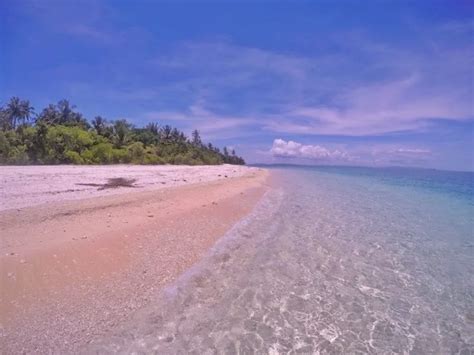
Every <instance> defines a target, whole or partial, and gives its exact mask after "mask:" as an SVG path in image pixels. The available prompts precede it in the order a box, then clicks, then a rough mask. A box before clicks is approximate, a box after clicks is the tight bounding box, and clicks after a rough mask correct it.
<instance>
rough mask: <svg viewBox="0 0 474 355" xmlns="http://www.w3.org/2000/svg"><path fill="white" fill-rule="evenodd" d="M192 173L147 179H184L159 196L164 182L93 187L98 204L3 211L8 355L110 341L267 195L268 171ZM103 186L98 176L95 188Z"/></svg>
mask: <svg viewBox="0 0 474 355" xmlns="http://www.w3.org/2000/svg"><path fill="white" fill-rule="evenodd" d="M26 168H27V167H26ZM159 168H160V167H159ZM164 168H167V169H168V168H169V167H164ZM187 168H188V169H191V170H187V171H186V172H184V169H185V168H183V170H181V171H179V167H178V168H176V167H173V169H175V170H176V169H178V171H179V172H178V173H176V172H175V173H170V172H168V175H167V176H166V174H165V173H163V171H161V172H160V171H152V172H151V173H150V172H148V173H147V174H149V176H152V175H156V176H158V177H159V178H160V179H161V180H166V179H165V177H167V178H168V180H169V181H172V180H173V179H176V180H180V182H183V180H187V181H185V183H186V184H185V185H183V186H174V187H170V188H160V189H153V188H151V187H150V186H156V185H158V184H159V185H165V184H162V182H163V181H161V180H160V182H156V184H155V183H154V182H153V179H152V178H150V180H149V182H150V184H149V185H148V188H142V189H141V191H139V190H140V189H139V188H133V187H129V188H118V189H113V193H111V194H109V195H104V194H102V191H106V189H102V190H101V187H100V186H90V185H89V186H87V187H88V188H89V187H94V189H90V190H89V192H88V193H90V194H91V195H93V196H94V194H97V193H99V194H100V197H97V196H95V197H93V198H89V199H84V198H80V197H78V196H72V197H73V198H69V199H68V198H67V197H65V196H64V195H63V201H62V202H59V201H56V200H54V201H49V202H47V203H44V200H42V203H41V204H39V205H37V206H35V205H36V204H35V201H34V199H30V200H29V202H28V203H26V206H28V204H29V205H30V206H29V207H22V208H15V209H11V208H10V209H7V210H4V211H1V212H0V229H1V231H2V233H1V236H0V241H1V244H0V277H1V278H0V280H1V293H0V296H1V300H0V323H1V324H0V344H1V347H2V349H3V350H4V351H5V353H19V352H26V353H32V352H39V353H50V352H55V353H65V352H66V353H70V352H78V351H80V350H81V349H83V347H84V346H86V345H87V344H88V343H90V342H91V341H94V340H97V339H100V338H101V337H103V336H104V335H106V334H108V332H110V331H111V330H112V329H113V328H114V326H116V325H117V324H120V323H121V322H123V321H125V320H126V319H128V318H129V317H130V315H131V314H133V312H134V311H135V310H137V309H140V308H142V307H143V306H146V305H148V304H150V303H151V302H153V299H154V297H155V295H156V294H157V292H158V291H159V290H160V289H161V288H162V287H163V286H165V285H167V284H169V283H170V282H171V281H173V280H174V279H176V277H177V276H179V275H180V274H181V273H182V272H183V271H185V270H186V269H188V268H189V267H190V266H192V265H193V264H195V263H196V262H197V261H198V260H199V259H200V258H201V257H202V256H203V255H204V254H205V253H206V251H207V250H208V249H209V248H210V247H211V246H212V245H213V244H214V243H215V241H216V240H217V239H219V237H220V236H222V235H223V234H224V233H225V232H226V231H227V230H228V229H229V228H230V227H231V226H232V225H234V224H235V223H236V222H237V221H238V220H239V219H241V218H242V217H243V216H245V215H246V214H248V213H249V212H250V211H251V210H252V208H253V206H254V205H255V204H256V203H257V201H258V200H259V199H260V197H261V196H262V195H263V194H264V192H265V191H266V189H267V187H266V179H267V175H268V173H267V172H266V171H264V170H260V169H255V168H245V167H237V169H235V168H234V167H229V166H223V167H220V168H221V170H219V167H212V169H209V170H208V171H207V175H206V174H203V173H202V170H201V174H196V172H197V171H199V170H194V169H195V168H189V167H187ZM205 168H208V167H205ZM35 169H38V167H35ZM231 173H233V174H234V177H231ZM173 174H174V175H173ZM186 174H187V175H186ZM32 175H35V178H37V174H32ZM111 175H114V174H111ZM211 175H212V176H211ZM218 175H220V176H218ZM226 175H227V177H226ZM206 177H207V182H199V179H201V180H206ZM214 177H215V178H214ZM2 178H3V180H2V181H3V182H4V181H5V180H6V179H5V175H4V172H3V171H2ZM23 178H24V177H23ZM89 178H90V177H89ZM102 180H104V179H102ZM102 180H100V179H95V181H96V182H97V185H99V184H102V185H103V184H104V181H102ZM81 181H84V179H83V178H82V180H81ZM93 181H94V180H93ZM23 182H24V183H25V181H23ZM165 182H167V181H165ZM191 182H194V183H191ZM134 184H137V185H139V184H140V179H139V178H138V179H137V180H136V182H134ZM170 185H173V184H172V183H171V182H170ZM2 186H3V188H4V190H2V192H4V191H6V190H7V189H6V188H5V185H2ZM28 188H31V187H28ZM111 190H112V189H111ZM120 190H122V193H120ZM123 191H127V192H126V193H123ZM130 191H134V192H130ZM9 193H10V195H11V194H12V192H11V191H10V192H9ZM65 193H66V194H67V192H65ZM69 193H74V192H69ZM2 194H3V193H2ZM43 195H44V196H46V195H45V194H43ZM58 195H59V194H55V195H53V196H58ZM68 197H71V196H68ZM81 197H82V195H81ZM79 198H80V199H79ZM15 199H16V200H15ZM14 200H15V201H17V202H16V206H20V205H22V206H25V203H23V204H21V203H19V202H18V201H21V199H18V197H15V198H14V199H11V200H10V201H14ZM39 200H41V198H39ZM64 200H66V201H64Z"/></svg>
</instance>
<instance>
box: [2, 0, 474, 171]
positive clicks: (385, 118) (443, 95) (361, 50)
mask: <svg viewBox="0 0 474 355" xmlns="http://www.w3.org/2000/svg"><path fill="white" fill-rule="evenodd" d="M473 12H474V3H473V2H472V1H460V0H451V1H434V0H433V1H431V0H430V1H421V0H418V1H381V0H380V1H376V0H373V1H356V0H352V1H270V0H268V1H240V2H237V1H219V2H217V1H213V2H211V1H208V2H202V1H179V0H178V1H174V2H171V1H169V2H164V1H151V0H148V1H145V0H138V1H132V0H127V1H125V0H113V1H112V0H110V1H96V0H90V1H89V0H77V1H72V0H71V1H49V0H36V1H35V0H31V1H24V0H0V46H1V47H0V102H1V103H5V102H6V101H7V100H8V98H9V97H11V96H13V95H15V96H20V97H22V98H28V99H30V101H31V102H32V104H33V106H34V107H35V108H36V110H37V111H40V110H41V109H42V108H43V107H44V106H46V105H47V104H48V103H51V102H57V101H58V100H59V99H61V98H67V99H69V100H70V101H71V102H72V103H74V104H76V105H77V107H78V109H79V110H80V111H81V112H83V113H84V114H85V115H86V117H88V118H90V119H91V118H93V117H94V116H95V115H98V114H100V115H102V116H104V117H106V118H108V119H118V118H127V119H129V120H130V121H132V122H134V123H135V124H137V125H143V124H146V123H148V122H152V121H153V122H155V121H156V122H158V123H160V124H171V125H173V126H176V127H179V128H181V129H183V130H184V131H185V132H190V131H191V130H192V129H194V128H198V129H200V131H201V133H202V136H203V139H204V140H208V141H212V142H215V143H217V144H218V145H220V146H224V145H227V146H231V147H235V148H236V150H237V152H238V153H241V154H242V155H243V156H244V157H245V158H246V159H247V161H248V162H252V163H253V162H267V163H270V162H296V163H306V164H312V163H315V164H349V165H375V166H378V165H406V166H420V167H434V168H441V169H454V170H473V169H474V158H473V153H472V150H473V146H474V142H473V139H474V109H473V80H474V74H473V54H474V51H473V50H474V44H473V38H474V37H473V36H474V14H473Z"/></svg>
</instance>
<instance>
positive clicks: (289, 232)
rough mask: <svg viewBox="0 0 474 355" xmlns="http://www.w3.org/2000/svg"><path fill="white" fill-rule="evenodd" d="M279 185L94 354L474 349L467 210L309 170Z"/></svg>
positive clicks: (473, 248)
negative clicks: (199, 260) (198, 261)
mask: <svg viewBox="0 0 474 355" xmlns="http://www.w3.org/2000/svg"><path fill="white" fill-rule="evenodd" d="M278 176H279V179H278V181H277V182H275V185H276V187H275V189H273V190H272V191H270V192H269V193H268V194H267V196H266V197H265V198H264V200H263V201H262V202H261V203H260V205H259V206H258V207H257V208H256V210H255V211H254V213H253V214H252V215H251V216H249V217H248V218H247V219H246V220H245V221H243V222H242V223H241V224H239V225H238V226H236V227H235V228H234V229H233V230H232V231H231V232H229V233H228V235H227V236H226V237H225V238H224V239H223V240H222V241H221V242H220V243H219V244H218V245H217V246H216V248H215V249H214V250H213V252H212V253H211V255H210V256H209V257H208V258H207V259H205V260H204V261H203V262H202V263H201V264H199V265H197V266H196V267H195V268H194V269H192V270H191V271H189V272H188V273H187V274H186V275H184V276H183V277H182V278H181V279H180V280H179V281H178V282H177V283H176V284H175V285H173V286H172V287H170V288H169V289H167V290H166V292H164V293H162V294H161V295H159V296H157V302H156V303H155V304H154V305H153V307H150V308H147V309H143V310H142V311H140V312H139V313H138V314H136V315H135V317H134V318H133V319H132V320H131V321H130V322H129V323H128V324H126V325H124V326H123V327H122V329H120V330H118V331H117V335H116V336H113V337H112V338H108V339H106V340H104V342H103V343H102V344H100V345H97V346H95V347H94V350H98V351H100V352H124V353H130V352H132V351H135V352H146V353H149V352H156V353H196V354H206V353H209V354H212V353H226V354H227V353H228V354H233V353H241V354H251V353H270V354H272V353H273V354H277V353H318V352H319V353H321V354H325V353H338V354H339V353H350V354H354V353H355V354H357V353H360V354H366V353H373V354H380V353H413V354H426V353H429V354H431V353H436V354H448V353H453V354H469V353H472V352H473V351H474V300H473V298H474V276H473V275H474V243H473V206H472V204H471V203H470V201H469V199H467V200H463V199H459V198H455V197H453V196H451V195H449V194H443V193H439V192H436V191H428V190H423V189H418V188H417V187H413V186H410V187H407V186H405V187H404V186H396V185H393V184H392V185H390V184H385V183H383V182H380V181H378V180H377V179H371V178H367V177H365V176H362V177H357V176H353V175H344V174H334V173H327V172H319V171H317V170H311V169H307V170H291V169H289V170H284V171H279V172H278Z"/></svg>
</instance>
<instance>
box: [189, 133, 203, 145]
mask: <svg viewBox="0 0 474 355" xmlns="http://www.w3.org/2000/svg"><path fill="white" fill-rule="evenodd" d="M191 143H192V145H194V146H195V147H199V146H201V145H202V141H201V136H200V135H199V131H198V130H197V129H195V130H194V131H193V133H192V141H191Z"/></svg>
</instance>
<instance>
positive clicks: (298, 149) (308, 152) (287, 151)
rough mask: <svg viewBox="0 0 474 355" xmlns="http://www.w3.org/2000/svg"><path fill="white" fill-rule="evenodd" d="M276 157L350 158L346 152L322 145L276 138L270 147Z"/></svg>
mask: <svg viewBox="0 0 474 355" xmlns="http://www.w3.org/2000/svg"><path fill="white" fill-rule="evenodd" d="M270 152H271V154H272V155H273V156H274V157H279V158H304V159H313V160H348V159H349V156H348V154H347V153H346V152H342V151H340V150H332V151H331V150H329V149H327V148H325V147H322V146H320V145H304V144H301V143H297V142H294V141H291V140H290V141H285V140H283V139H275V140H274V141H273V146H272V148H271V149H270Z"/></svg>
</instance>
